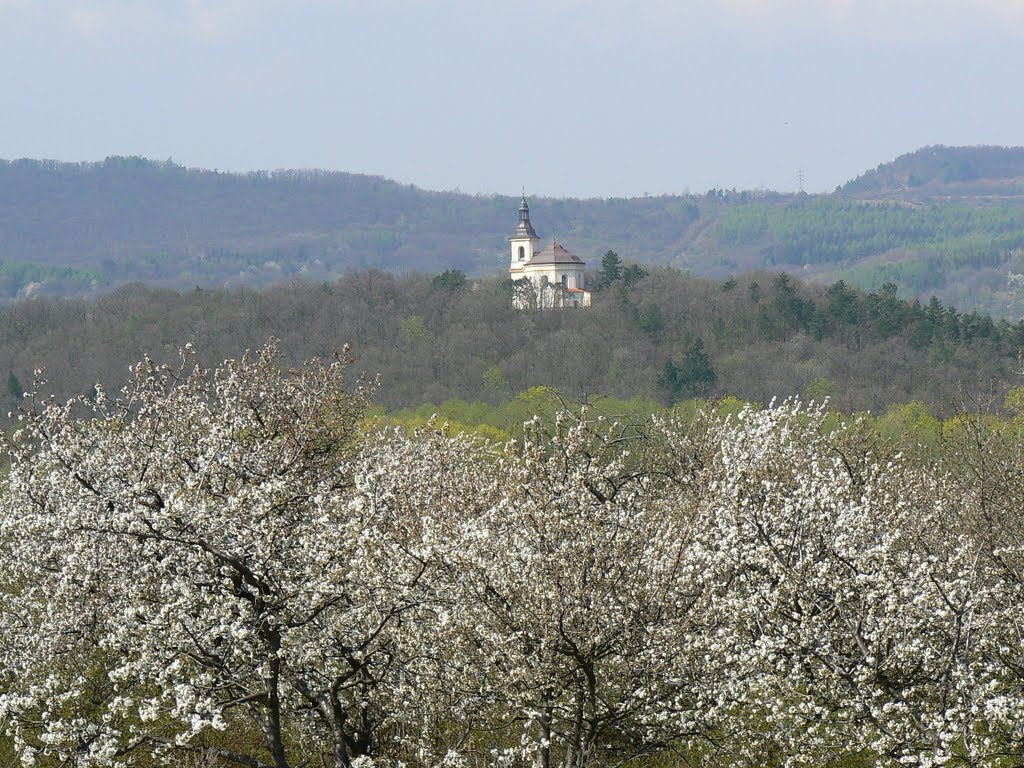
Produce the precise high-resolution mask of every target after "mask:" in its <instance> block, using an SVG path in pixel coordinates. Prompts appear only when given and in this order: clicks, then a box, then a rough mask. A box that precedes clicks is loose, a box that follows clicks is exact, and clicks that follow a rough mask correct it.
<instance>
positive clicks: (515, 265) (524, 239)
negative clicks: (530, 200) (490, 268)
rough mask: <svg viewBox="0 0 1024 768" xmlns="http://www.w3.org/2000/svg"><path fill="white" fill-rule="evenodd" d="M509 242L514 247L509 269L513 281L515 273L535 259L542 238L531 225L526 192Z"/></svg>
mask: <svg viewBox="0 0 1024 768" xmlns="http://www.w3.org/2000/svg"><path fill="white" fill-rule="evenodd" d="M508 241H509V243H510V244H511V246H512V263H511V265H510V266H509V268H508V269H509V272H511V273H512V277H513V279H515V273H516V272H518V271H519V270H521V269H522V268H523V267H525V266H526V265H527V264H528V263H529V261H530V259H532V258H533V254H534V253H536V251H537V245H538V243H540V238H539V237H538V236H537V233H536V232H535V231H534V229H533V225H532V224H531V223H530V206H528V205H527V204H526V193H525V192H524V193H523V200H522V202H521V203H520V204H519V223H518V224H517V225H516V231H515V232H514V233H512V237H510V238H509V239H508Z"/></svg>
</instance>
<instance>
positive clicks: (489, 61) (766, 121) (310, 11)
mask: <svg viewBox="0 0 1024 768" xmlns="http://www.w3.org/2000/svg"><path fill="white" fill-rule="evenodd" d="M1021 73H1024V0H630V1H628V2H627V1H626V0H622V1H617V2H613V1H612V0H517V1H515V2H509V1H508V0H504V1H503V2H497V1H495V0H447V1H446V0H434V2H421V1H420V0H360V1H355V0H334V1H331V2H329V1H328V0H287V2H278V1H277V0H179V1H177V2H172V1H171V0H0V158H3V159H15V158H21V157H30V158H40V159H43V158H45V159H55V160H65V161H94V160H102V159H103V158H104V157H106V156H108V155H141V156H143V157H149V158H154V159H158V160H166V159H168V158H170V159H172V160H173V161H174V162H176V163H179V164H181V165H186V166H190V167H202V168H211V169H213V168H216V169H219V170H222V171H224V170H229V171H249V170H258V169H264V170H274V169H280V168H323V169H328V170H337V171H349V172H353V173H367V174H374V175H380V176H384V177H387V178H391V179H396V180H398V181H401V182H406V183H411V184H415V185H417V186H420V187H423V188H426V189H435V190H459V191H462V192H467V193H474V194H494V193H499V194H518V192H519V191H520V189H525V190H526V191H527V193H528V194H529V195H544V196H554V197H622V196H638V195H646V194H650V195H657V194H679V193H702V192H704V191H706V190H708V189H710V188H713V187H720V188H727V189H728V188H736V189H760V188H767V189H775V190H779V191H793V190H796V189H797V188H798V186H799V185H800V179H801V177H802V179H803V182H802V185H803V188H804V189H805V190H806V191H808V192H823V191H831V190H832V189H834V188H835V187H836V186H837V185H839V184H842V183H844V182H845V181H848V180H849V179H851V178H854V177H856V176H857V175H859V174H860V173H862V172H864V171H866V170H869V169H871V168H874V167H875V166H876V165H878V164H880V163H884V162H888V161H890V160H892V159H894V158H895V157H897V156H899V155H901V154H904V153H907V152H912V151H914V150H916V149H919V148H920V147H923V146H927V145H931V144H946V145H978V144H999V145H1008V146H1017V145H1021V144H1024V98H1022V81H1021Z"/></svg>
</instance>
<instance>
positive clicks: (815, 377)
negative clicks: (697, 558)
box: [0, 253, 1024, 426]
mask: <svg viewBox="0 0 1024 768" xmlns="http://www.w3.org/2000/svg"><path fill="white" fill-rule="evenodd" d="M609 256H610V257H611V258H608V257H609ZM606 269H608V270H609V272H608V273H606V272H605V270H606ZM591 281H592V283H593V284H594V285H595V286H597V287H599V288H600V290H597V291H596V292H595V294H594V305H593V307H591V308H590V309H589V310H586V311H568V312H519V311H516V310H513V309H512V308H511V300H510V291H511V290H512V285H511V283H510V281H508V280H502V279H494V278H485V279H477V280H471V279H469V278H467V277H466V276H465V275H464V274H463V273H461V272H459V271H454V270H449V271H446V272H443V273H441V274H439V275H434V276H428V275H407V276H396V275H393V274H389V273H384V272H380V271H377V270H365V271H361V272H354V273H352V274H350V275H349V276H347V277H345V278H342V279H341V280H337V281H334V282H331V283H320V284H308V283H300V282H295V283H292V284H288V285H279V286H275V287H272V288H268V289H266V290H263V291H251V290H245V289H236V290H227V289H215V290H205V289H194V290H191V291H186V292H181V293H178V292H173V291H168V290H159V289H155V288H152V287H146V286H142V285H133V286H127V287H124V288H121V289H119V290H117V291H115V292H113V293H111V294H108V295H106V296H102V297H100V298H98V299H91V300H78V299H47V298H40V299H34V300H30V301H22V302H17V303H15V304H12V305H9V306H7V307H3V308H0V377H3V376H6V377H7V379H6V383H7V386H6V388H5V389H4V390H3V393H2V397H3V398H5V399H6V408H5V409H4V410H12V409H13V408H15V407H16V405H17V403H18V401H19V399H20V396H21V394H22V393H23V392H24V391H25V390H26V389H28V388H30V387H31V385H32V381H33V371H34V370H35V369H36V368H42V369H43V371H44V373H43V375H44V376H45V378H47V379H48V380H49V381H51V382H52V385H51V386H52V391H53V392H54V393H55V394H57V395H58V396H60V397H62V398H67V397H72V396H75V395H78V394H87V393H89V392H91V390H92V387H93V385H94V384H95V383H96V382H100V383H101V384H104V385H106V386H107V387H108V388H109V387H116V386H117V385H118V382H119V381H120V379H121V378H122V376H123V372H124V371H125V370H127V368H128V366H129V365H130V364H131V363H132V361H133V360H136V359H139V358H140V357H141V356H142V355H144V354H150V355H153V356H154V357H164V358H166V357H167V356H170V355H173V354H174V352H175V350H176V349H177V346H178V345H179V344H181V343H183V340H184V341H189V342H191V343H193V344H194V346H195V348H196V349H197V350H198V351H199V352H200V354H201V357H202V359H203V360H204V361H205V362H206V363H207V364H209V365H213V364H215V363H217V362H218V361H220V360H223V359H226V358H229V357H237V356H238V355H240V354H241V353H242V351H243V350H245V349H247V348H252V349H255V348H258V347H259V346H261V345H262V344H263V343H265V341H266V340H267V339H268V338H269V337H271V336H273V337H276V338H278V339H280V340H281V341H282V346H283V349H284V350H285V352H284V353H283V354H284V355H285V357H286V361H287V363H288V364H289V365H295V366H298V365H300V364H301V363H302V362H303V361H305V360H307V359H309V358H310V357H313V356H323V355H329V354H331V352H332V350H336V349H339V348H340V347H341V346H343V345H345V344H351V348H352V354H353V356H354V357H355V359H356V366H357V367H358V368H359V369H360V370H362V371H365V372H367V373H368V374H369V375H371V376H377V375H379V376H380V386H379V388H378V389H377V390H375V393H374V397H373V400H374V404H375V405H376V406H379V407H381V408H384V409H385V410H387V411H395V410H396V409H402V408H417V407H425V408H430V407H434V408H437V407H440V406H441V405H442V404H444V403H445V402H447V401H452V400H460V401H466V402H480V403H482V404H485V405H486V406H488V407H494V406H497V405H499V404H501V403H504V402H508V401H511V400H514V399H515V398H516V397H517V396H518V395H519V394H520V393H523V392H525V391H528V390H530V389H531V388H533V387H537V386H543V387H550V388H553V389H555V390H558V391H560V392H562V393H563V394H564V395H565V396H566V397H567V398H569V399H571V400H576V401H586V400H593V399H595V398H600V397H616V398H620V399H631V398H641V399H644V400H646V401H648V402H650V403H652V404H654V405H660V406H670V405H673V404H675V403H678V402H680V401H683V400H687V399H692V398H712V399H713V398H721V397H725V396H732V397H736V398H739V399H741V400H744V401H749V402H754V403H761V404H767V403H768V402H770V401H771V400H772V399H773V398H785V397H787V396H800V397H802V398H804V399H805V400H816V401H821V400H823V399H825V398H829V399H830V402H831V403H832V405H833V406H834V407H836V408H838V409H840V410H842V411H844V412H847V413H852V412H859V411H869V410H870V411H873V412H875V413H884V412H885V411H886V410H887V409H889V408H890V407H893V406H898V405H903V404H907V403H911V402H918V403H920V404H922V406H923V407H924V408H926V409H927V410H929V411H930V412H931V413H933V414H934V415H936V416H944V415H949V414H950V413H951V410H952V408H953V406H954V404H955V403H956V402H960V401H962V400H963V398H964V397H965V396H975V395H978V394H981V393H985V392H994V391H1000V392H1004V391H1005V390H1007V389H1008V388H1009V387H1012V386H1015V385H1016V384H1017V383H1019V381H1018V380H1019V376H1020V373H1019V372H1020V362H1019V360H1018V353H1019V350H1020V349H1021V347H1022V346H1024V324H1022V323H1019V322H1018V323H1015V324H1011V323H1009V322H1008V321H1006V320H1003V319H999V320H993V319H992V318H991V317H989V316H987V315H982V314H979V313H977V312H961V311H958V310H957V309H956V308H955V307H952V306H949V307H947V306H944V305H943V304H942V303H941V302H940V301H939V300H938V299H935V298H933V299H931V300H929V301H928V302H927V303H923V304H922V303H921V302H919V301H916V300H911V301H906V300H904V299H901V298H899V296H898V291H897V289H896V288H895V286H892V285H886V286H883V288H882V289H881V290H879V291H875V292H869V293H866V292H863V291H858V290H856V289H854V288H852V287H850V286H849V285H847V284H846V283H844V282H842V281H837V282H836V283H833V284H832V285H830V286H827V287H820V286H817V285H813V284H805V283H800V282H799V281H797V280H795V279H793V278H790V277H789V276H788V275H786V274H784V273H781V274H771V273H756V274H753V275H747V276H744V277H740V278H733V279H729V280H726V281H712V280H702V279H697V278H694V277H690V276H688V275H686V274H684V273H681V272H679V271H677V270H673V269H671V268H655V267H650V268H640V267H638V266H636V265H627V264H623V263H622V261H621V259H619V258H618V257H617V255H616V254H614V253H612V254H606V258H605V259H603V260H602V267H601V268H600V269H598V270H597V271H596V272H595V273H594V274H593V275H592V278H591ZM424 404H433V405H432V406H431V405H426V406H424ZM506 426H514V425H511V424H509V425H506Z"/></svg>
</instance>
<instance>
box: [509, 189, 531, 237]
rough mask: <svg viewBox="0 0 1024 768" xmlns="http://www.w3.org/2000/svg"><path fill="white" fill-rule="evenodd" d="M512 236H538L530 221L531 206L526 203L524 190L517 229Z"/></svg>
mask: <svg viewBox="0 0 1024 768" xmlns="http://www.w3.org/2000/svg"><path fill="white" fill-rule="evenodd" d="M512 237H513V238H518V237H537V233H536V232H535V231H534V230H533V225H532V224H531V223H530V206H528V205H527V204H526V193H525V192H523V198H522V202H520V203H519V223H518V224H517V225H516V231H515V234H513V235H512Z"/></svg>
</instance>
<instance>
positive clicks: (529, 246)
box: [508, 193, 590, 309]
mask: <svg viewBox="0 0 1024 768" xmlns="http://www.w3.org/2000/svg"><path fill="white" fill-rule="evenodd" d="M508 241H509V243H510V244H511V247H512V263H511V265H510V266H509V268H508V274H509V277H511V278H512V279H513V280H514V281H517V290H516V292H515V294H514V296H513V298H512V303H513V306H515V308H516V309H561V308H562V307H589V306H590V291H588V290H587V289H586V279H585V276H584V274H583V268H584V267H586V264H585V263H584V262H583V261H582V260H581V259H580V258H579V257H578V256H576V255H575V254H572V253H570V252H569V251H567V250H566V249H565V248H563V247H562V245H561V244H560V243H557V242H555V241H554V240H552V241H551V244H550V245H548V246H547V247H546V248H544V249H543V250H540V251H538V250H537V246H539V245H540V237H538V236H537V232H536V231H535V230H534V228H533V225H532V224H531V223H530V206H528V205H527V204H526V194H525V193H524V194H523V200H522V202H521V203H520V205H519V223H518V224H517V225H516V231H515V232H514V233H513V234H512V237H510V238H509V239H508Z"/></svg>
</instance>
